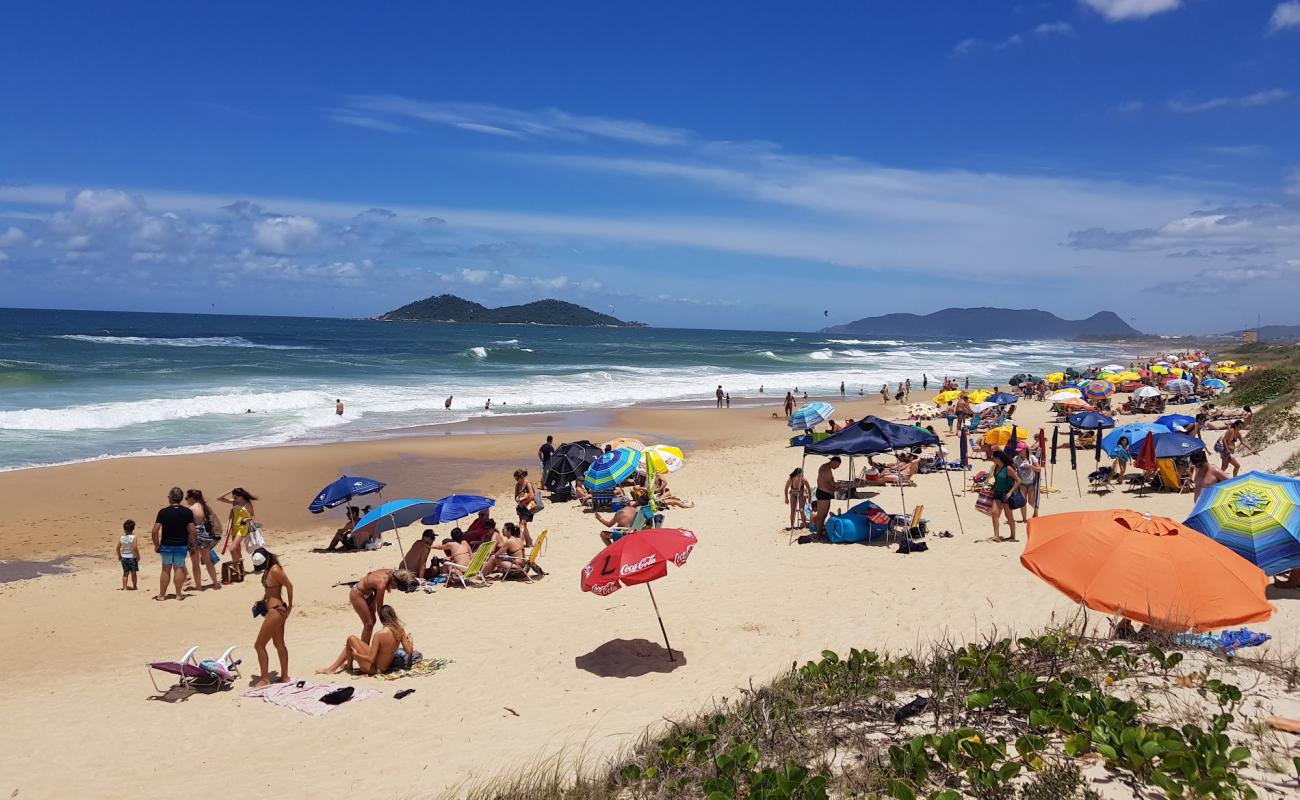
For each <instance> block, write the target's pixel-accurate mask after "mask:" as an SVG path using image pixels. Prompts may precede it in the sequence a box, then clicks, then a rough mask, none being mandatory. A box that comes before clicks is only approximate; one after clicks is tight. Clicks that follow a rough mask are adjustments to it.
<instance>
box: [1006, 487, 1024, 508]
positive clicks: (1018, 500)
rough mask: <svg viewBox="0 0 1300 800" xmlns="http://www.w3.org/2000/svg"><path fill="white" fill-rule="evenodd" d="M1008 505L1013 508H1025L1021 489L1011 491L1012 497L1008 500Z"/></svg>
mask: <svg viewBox="0 0 1300 800" xmlns="http://www.w3.org/2000/svg"><path fill="white" fill-rule="evenodd" d="M1007 505H1008V506H1010V507H1011V508H1012V509H1017V508H1024V507H1025V496H1024V494H1022V493H1021V491H1020V490H1019V489H1017V490H1015V491H1014V492H1012V493H1011V499H1010V500H1008V501H1007Z"/></svg>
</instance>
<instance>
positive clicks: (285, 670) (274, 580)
mask: <svg viewBox="0 0 1300 800" xmlns="http://www.w3.org/2000/svg"><path fill="white" fill-rule="evenodd" d="M252 561H253V571H254V572H260V573H262V599H261V600H259V601H258V602H257V603H255V604H254V605H253V616H254V617H262V618H263V619H262V627H261V628H260V629H259V630H258V632H257V639H256V640H255V641H254V642H253V649H254V650H256V651H257V664H258V667H259V668H260V669H261V672H260V673H259V676H258V681H257V683H254V684H253V686H254V687H258V686H270V685H271V677H270V672H268V671H267V670H268V669H269V668H270V656H269V655H268V654H267V652H266V645H267V643H268V642H270V643H272V644H274V645H275V652H276V653H277V654H278V655H279V656H280V674H279V676H278V678H279V682H280V683H286V682H288V680H289V648H288V646H287V645H285V643H284V624H285V623H286V622H287V621H288V620H289V612H290V611H292V610H293V582H292V581H290V580H289V576H288V575H286V574H284V567H282V566H280V559H278V558H276V556H275V554H274V553H272V552H270V551H269V550H267V549H266V548H265V547H259V548H258V549H257V550H255V551H253V558H252ZM285 594H287V595H288V600H286V599H285V598H284V595H285Z"/></svg>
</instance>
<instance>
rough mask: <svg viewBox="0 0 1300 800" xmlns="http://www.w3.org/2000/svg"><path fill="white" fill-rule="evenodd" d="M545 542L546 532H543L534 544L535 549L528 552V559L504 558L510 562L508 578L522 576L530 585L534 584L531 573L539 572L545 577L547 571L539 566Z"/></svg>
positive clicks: (518, 557) (517, 557) (503, 557)
mask: <svg viewBox="0 0 1300 800" xmlns="http://www.w3.org/2000/svg"><path fill="white" fill-rule="evenodd" d="M545 541H546V531H542V534H541V535H540V536H538V537H537V541H535V542H533V549H532V550H530V551H529V552H528V556H527V557H521V556H502V557H501V558H502V559H504V560H505V561H509V562H510V573H509V574H507V576H506V577H509V575H510V574H514V575H518V576H520V577H521V578H523V579H524V580H526V581H528V582H529V583H532V582H533V577H532V575H530V574H529V573H531V572H532V571H533V570H537V574H538V575H545V574H546V571H545V570H543V569H542V568H541V567H539V566H537V554H538V553H540V552H541V551H542V544H543V543H544V542H545Z"/></svg>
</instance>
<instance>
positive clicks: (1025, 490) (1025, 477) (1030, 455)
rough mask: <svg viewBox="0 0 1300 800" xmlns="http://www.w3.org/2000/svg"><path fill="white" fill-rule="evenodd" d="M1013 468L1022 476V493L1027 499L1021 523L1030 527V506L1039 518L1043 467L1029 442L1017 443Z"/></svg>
mask: <svg viewBox="0 0 1300 800" xmlns="http://www.w3.org/2000/svg"><path fill="white" fill-rule="evenodd" d="M1012 466H1014V467H1015V468H1016V474H1017V475H1019V476H1020V492H1021V494H1023V495H1024V498H1025V504H1024V505H1023V506H1021V508H1020V521H1021V522H1023V523H1024V524H1026V525H1028V524H1029V507H1030V506H1033V508H1034V516H1035V517H1037V516H1038V478H1039V476H1040V474H1041V473H1042V471H1043V467H1042V465H1041V464H1039V463H1038V456H1036V455H1034V451H1033V450H1032V449H1031V448H1030V447H1029V444H1028V443H1027V442H1017V443H1016V457H1015V459H1014V461H1013V462H1012Z"/></svg>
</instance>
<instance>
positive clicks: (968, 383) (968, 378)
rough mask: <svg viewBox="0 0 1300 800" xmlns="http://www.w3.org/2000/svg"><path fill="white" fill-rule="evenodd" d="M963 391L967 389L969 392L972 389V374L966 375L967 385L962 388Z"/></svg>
mask: <svg viewBox="0 0 1300 800" xmlns="http://www.w3.org/2000/svg"><path fill="white" fill-rule="evenodd" d="M962 391H966V392H969V391H970V376H969V375H967V376H966V386H965V387H964V388H963V389H962Z"/></svg>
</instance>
